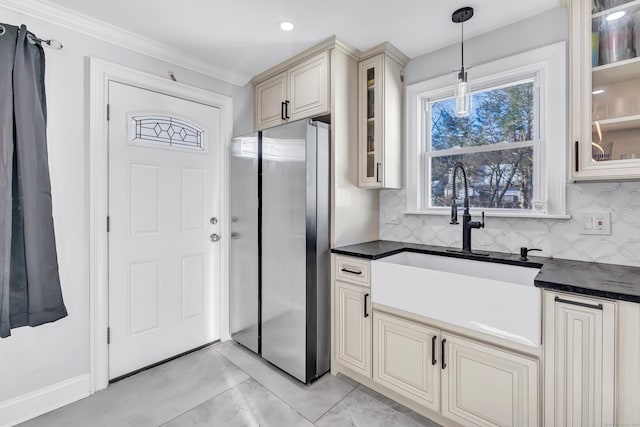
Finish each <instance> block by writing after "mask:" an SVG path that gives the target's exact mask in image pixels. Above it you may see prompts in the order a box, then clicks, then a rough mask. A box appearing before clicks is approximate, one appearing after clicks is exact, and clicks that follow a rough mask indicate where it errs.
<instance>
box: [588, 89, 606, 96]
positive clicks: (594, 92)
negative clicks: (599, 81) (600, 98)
mask: <svg viewBox="0 0 640 427" xmlns="http://www.w3.org/2000/svg"><path fill="white" fill-rule="evenodd" d="M601 93H604V89H597V90H594V91H593V92H591V95H600V94H601Z"/></svg>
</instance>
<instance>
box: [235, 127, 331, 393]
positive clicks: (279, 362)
mask: <svg viewBox="0 0 640 427" xmlns="http://www.w3.org/2000/svg"><path fill="white" fill-rule="evenodd" d="M329 209H330V207H329V125H327V124H325V123H321V122H317V121H309V120H301V121H298V122H293V123H288V124H286V125H282V126H279V127H276V128H273V129H269V130H265V131H263V132H258V133H256V134H254V135H249V136H245V137H236V138H234V139H233V141H232V147H231V248H230V266H231V268H230V326H231V336H232V338H233V339H234V340H235V341H237V342H239V343H240V344H242V345H244V346H245V347H247V348H249V349H250V350H252V351H254V352H256V353H259V354H261V355H262V357H263V358H264V359H266V360H268V361H269V362H271V363H273V364H274V365H276V366H277V367H279V368H280V369H282V370H284V371H286V372H288V373H289V374H291V375H292V376H294V377H295V378H297V379H299V380H300V381H302V382H305V383H308V382H311V381H313V380H314V379H316V378H318V377H319V376H321V375H322V374H324V373H325V372H327V371H328V370H329V364H330V313H329V311H330V288H329V282H330V278H329V268H330V266H329V265H330V264H329Z"/></svg>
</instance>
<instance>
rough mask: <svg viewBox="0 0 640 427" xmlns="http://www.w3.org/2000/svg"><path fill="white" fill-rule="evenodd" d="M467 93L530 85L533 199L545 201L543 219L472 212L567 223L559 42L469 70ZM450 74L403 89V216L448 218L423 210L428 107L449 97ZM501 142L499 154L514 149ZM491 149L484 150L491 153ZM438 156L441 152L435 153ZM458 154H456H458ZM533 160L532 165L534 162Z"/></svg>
mask: <svg viewBox="0 0 640 427" xmlns="http://www.w3.org/2000/svg"><path fill="white" fill-rule="evenodd" d="M468 73H469V82H470V90H471V92H472V93H473V92H478V91H483V90H486V89H497V88H499V87H501V86H511V85H514V84H517V83H518V82H524V81H531V80H533V81H534V104H535V105H534V108H536V113H537V118H538V119H539V122H538V125H537V126H536V133H537V138H534V140H533V141H531V142H527V143H526V145H529V144H533V147H534V159H535V160H534V177H533V178H534V193H533V199H534V200H535V199H537V200H547V201H548V210H547V214H545V215H543V214H537V213H533V212H532V211H531V210H530V209H513V208H510V209H508V208H504V209H503V208H491V209H488V208H472V209H471V210H472V212H480V211H483V210H484V211H485V212H486V215H487V216H504V217H534V218H541V217H547V218H568V217H567V215H566V176H567V174H566V171H567V166H568V165H567V143H566V142H567V139H566V138H567V128H566V123H567V120H568V113H567V106H566V99H567V94H566V77H567V71H566V43H565V42H560V43H555V44H552V45H549V46H545V47H542V48H539V49H535V50H532V51H528V52H524V53H521V54H517V55H514V56H510V57H507V58H503V59H499V60H496V61H492V62H489V63H486V64H482V65H479V66H477V67H473V68H471V69H469V71H468ZM454 80H455V79H454V76H453V73H450V74H447V75H444V76H440V77H436V78H432V79H429V80H425V81H422V82H419V83H415V84H411V85H408V86H407V88H406V95H407V96H406V111H407V117H406V135H407V138H408V140H407V150H406V159H405V160H406V163H405V164H406V165H407V171H406V173H407V177H406V179H407V181H406V182H407V210H406V211H405V212H404V213H405V214H407V213H408V214H426V215H449V214H450V209H449V208H448V207H429V203H430V196H431V181H430V170H429V160H430V158H431V157H433V156H430V155H428V154H427V153H428V152H430V148H431V147H430V141H431V140H430V134H431V129H430V126H429V123H430V120H429V117H428V111H429V109H428V108H425V107H426V105H428V103H429V102H433V101H437V100H439V99H446V98H449V97H452V96H453V86H454ZM516 144H518V143H513V142H512V143H506V144H504V146H503V147H501V148H502V149H509V148H516V146H517V145H516ZM493 150H494V149H493V146H492V149H490V150H488V151H493ZM438 151H442V150H438ZM463 153H464V152H459V154H463ZM536 160H537V161H536Z"/></svg>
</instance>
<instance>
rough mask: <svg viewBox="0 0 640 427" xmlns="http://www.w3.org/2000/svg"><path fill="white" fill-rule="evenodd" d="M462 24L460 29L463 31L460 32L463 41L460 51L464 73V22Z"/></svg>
mask: <svg viewBox="0 0 640 427" xmlns="http://www.w3.org/2000/svg"><path fill="white" fill-rule="evenodd" d="M460 24H461V27H460V28H461V30H460V31H461V32H462V41H461V43H460V45H461V49H460V51H461V55H460V56H461V58H460V66H461V68H462V71H464V21H462V22H461V23H460Z"/></svg>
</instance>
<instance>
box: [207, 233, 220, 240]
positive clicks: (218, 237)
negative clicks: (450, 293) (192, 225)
mask: <svg viewBox="0 0 640 427" xmlns="http://www.w3.org/2000/svg"><path fill="white" fill-rule="evenodd" d="M209 240H211V241H212V242H217V241H218V240H220V235H219V234H216V233H213V234H212V235H211V236H209Z"/></svg>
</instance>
